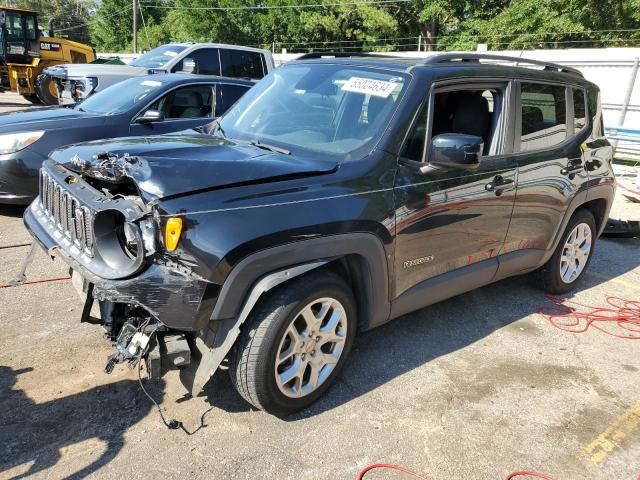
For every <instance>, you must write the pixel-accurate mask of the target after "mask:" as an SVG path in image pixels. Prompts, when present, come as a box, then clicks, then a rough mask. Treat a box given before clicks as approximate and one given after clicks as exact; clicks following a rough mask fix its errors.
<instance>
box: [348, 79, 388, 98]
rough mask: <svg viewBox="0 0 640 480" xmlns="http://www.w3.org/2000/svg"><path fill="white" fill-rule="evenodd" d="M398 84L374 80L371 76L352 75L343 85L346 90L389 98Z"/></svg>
mask: <svg viewBox="0 0 640 480" xmlns="http://www.w3.org/2000/svg"><path fill="white" fill-rule="evenodd" d="M397 86H398V84H397V83H393V82H385V81H384V80H373V79H371V78H361V77H351V78H350V79H349V80H347V82H346V83H345V84H344V85H343V86H342V88H341V90H344V91H345V92H356V93H362V94H364V95H373V96H374V97H382V98H387V97H388V96H389V95H391V93H392V92H393V91H394V90H395V89H396V87H397Z"/></svg>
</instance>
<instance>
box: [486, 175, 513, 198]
mask: <svg viewBox="0 0 640 480" xmlns="http://www.w3.org/2000/svg"><path fill="white" fill-rule="evenodd" d="M512 183H513V179H511V178H504V177H503V176H502V175H496V176H495V177H493V180H491V182H489V183H487V184H486V185H485V186H484V189H485V190H486V191H487V192H495V194H496V195H502V191H503V190H504V189H505V188H506V187H507V186H509V185H511V184H512Z"/></svg>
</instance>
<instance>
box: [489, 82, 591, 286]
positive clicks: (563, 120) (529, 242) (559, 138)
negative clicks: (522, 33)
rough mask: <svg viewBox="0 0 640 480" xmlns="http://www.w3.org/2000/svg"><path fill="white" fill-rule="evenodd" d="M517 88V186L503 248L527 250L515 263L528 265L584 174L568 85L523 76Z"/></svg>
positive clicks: (552, 230)
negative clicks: (526, 259) (525, 261)
mask: <svg viewBox="0 0 640 480" xmlns="http://www.w3.org/2000/svg"><path fill="white" fill-rule="evenodd" d="M516 92H517V98H516V108H517V112H518V115H517V118H516V123H517V126H516V135H515V142H514V150H515V152H516V159H517V163H518V190H517V193H516V199H515V205H514V210H513V216H512V219H511V225H510V227H509V233H508V235H507V240H506V242H505V248H504V249H505V252H512V251H522V253H523V254H527V255H531V260H530V261H529V262H528V263H529V265H520V266H519V267H521V268H526V267H527V266H533V265H531V262H533V263H535V261H536V259H535V257H536V256H539V257H540V258H541V256H542V254H543V251H544V250H546V249H548V248H550V246H551V245H552V243H553V241H554V239H555V236H556V234H557V233H558V230H559V229H560V226H561V222H562V220H563V218H564V216H565V213H566V211H567V208H568V206H569V203H570V202H571V201H572V199H573V198H574V197H575V195H576V194H577V193H578V191H579V190H580V188H581V186H582V185H583V184H585V181H586V178H587V177H586V175H587V174H586V172H585V169H584V162H583V158H582V151H581V148H580V144H581V141H580V139H579V138H578V139H577V138H576V135H575V131H574V118H573V117H574V116H573V109H574V105H573V101H572V99H573V94H572V89H571V87H570V86H567V85H564V84H561V83H543V82H537V81H529V80H522V81H519V82H517V88H516ZM504 268H505V269H510V268H511V267H509V266H507V265H505V267H504ZM502 270H503V269H502V268H501V274H508V273H514V272H515V271H517V270H510V271H506V270H505V271H502Z"/></svg>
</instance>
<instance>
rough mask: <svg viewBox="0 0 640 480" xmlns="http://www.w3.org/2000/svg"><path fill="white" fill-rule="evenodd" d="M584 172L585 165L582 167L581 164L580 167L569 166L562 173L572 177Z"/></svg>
mask: <svg viewBox="0 0 640 480" xmlns="http://www.w3.org/2000/svg"><path fill="white" fill-rule="evenodd" d="M582 170H584V165H582V163H581V164H579V165H567V166H566V167H564V168H563V169H561V170H560V173H561V174H562V175H569V176H572V175H575V174H576V173H578V172H581V171H582Z"/></svg>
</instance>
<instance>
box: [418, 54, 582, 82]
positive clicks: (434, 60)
mask: <svg viewBox="0 0 640 480" xmlns="http://www.w3.org/2000/svg"><path fill="white" fill-rule="evenodd" d="M481 60H502V61H505V62H514V63H516V64H525V65H540V66H543V67H544V70H549V71H557V72H562V73H570V74H573V75H578V76H579V77H582V76H583V75H582V72H581V71H580V70H578V69H576V68H572V67H567V66H565V65H559V64H557V63H551V62H543V61H542V60H531V59H529V58H520V57H509V56H505V55H494V54H490V53H436V54H434V55H431V56H429V57H427V58H425V60H424V62H422V64H423V65H437V64H441V63H452V62H456V61H459V62H474V63H480V61H481Z"/></svg>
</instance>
